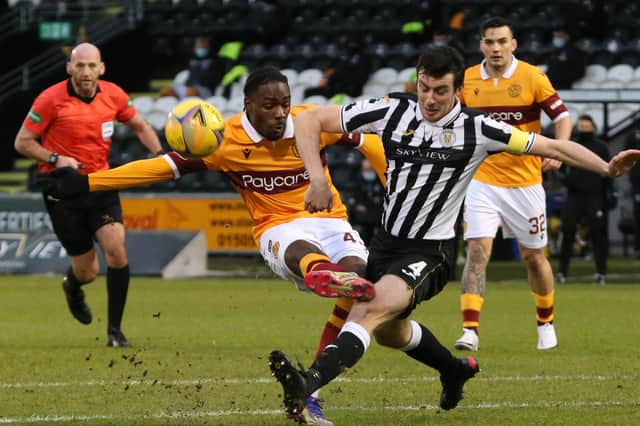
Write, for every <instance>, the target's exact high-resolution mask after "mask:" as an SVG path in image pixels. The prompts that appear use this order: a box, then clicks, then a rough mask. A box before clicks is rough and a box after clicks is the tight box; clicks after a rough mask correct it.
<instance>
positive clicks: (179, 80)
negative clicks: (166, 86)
mask: <svg viewBox="0 0 640 426" xmlns="http://www.w3.org/2000/svg"><path fill="white" fill-rule="evenodd" d="M188 78H189V70H180V71H178V72H177V73H176V75H175V76H174V77H173V82H174V83H175V84H185V83H186V82H187V79H188Z"/></svg>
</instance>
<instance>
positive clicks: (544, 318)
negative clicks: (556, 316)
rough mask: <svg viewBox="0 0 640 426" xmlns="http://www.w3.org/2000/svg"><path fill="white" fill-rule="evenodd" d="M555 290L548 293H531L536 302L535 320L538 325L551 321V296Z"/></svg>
mask: <svg viewBox="0 0 640 426" xmlns="http://www.w3.org/2000/svg"><path fill="white" fill-rule="evenodd" d="M554 294H555V290H552V291H551V293H549V294H545V295H542V294H537V293H533V292H532V293H531V295H532V296H533V300H534V301H535V302H536V320H537V321H538V325H542V324H545V323H552V322H553V296H554Z"/></svg>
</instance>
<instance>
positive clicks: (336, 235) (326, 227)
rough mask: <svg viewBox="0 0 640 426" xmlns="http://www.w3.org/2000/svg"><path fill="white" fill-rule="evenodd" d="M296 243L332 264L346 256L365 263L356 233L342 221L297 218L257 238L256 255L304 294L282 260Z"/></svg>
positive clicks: (364, 250) (300, 281) (300, 282)
mask: <svg viewBox="0 0 640 426" xmlns="http://www.w3.org/2000/svg"><path fill="white" fill-rule="evenodd" d="M298 240H304V241H308V242H310V243H311V244H314V245H316V246H317V247H318V248H319V249H320V250H322V251H323V252H324V254H326V255H327V257H328V258H329V259H330V260H331V262H333V263H338V262H339V261H340V260H342V259H343V258H345V257H347V256H356V257H359V258H361V259H363V260H364V261H365V262H366V261H367V257H368V255H369V251H368V250H367V247H366V246H365V245H364V242H363V241H362V238H360V234H358V231H356V230H354V229H353V228H352V227H351V225H350V224H349V222H347V221H346V220H343V219H333V218H300V219H295V220H293V221H291V222H289V223H283V224H282V225H277V226H274V227H273V228H270V229H268V230H267V231H266V232H265V233H264V234H262V236H261V237H260V254H261V255H262V257H263V259H264V261H265V262H266V263H267V265H269V268H271V270H272V271H273V272H274V273H275V274H276V275H278V276H279V277H281V278H284V279H285V280H289V281H291V282H293V283H294V284H295V285H296V287H298V289H299V290H302V291H307V288H306V287H305V285H304V282H303V279H302V277H301V276H299V275H298V274H296V273H294V272H293V271H291V270H290V269H289V267H287V265H286V263H285V259H284V254H285V252H286V251H287V248H288V247H289V245H290V244H291V243H293V242H294V241H298Z"/></svg>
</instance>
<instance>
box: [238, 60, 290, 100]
mask: <svg viewBox="0 0 640 426" xmlns="http://www.w3.org/2000/svg"><path fill="white" fill-rule="evenodd" d="M273 82H280V83H285V84H286V85H287V86H288V85H289V80H288V79H287V76H286V75H284V74H282V73H281V72H280V70H279V69H278V68H276V67H274V66H271V65H268V66H264V67H261V68H257V69H256V70H254V71H253V72H252V73H251V74H249V77H247V82H246V83H245V84H244V95H245V96H246V97H249V96H251V95H253V94H254V93H255V92H256V90H258V87H260V86H262V85H263V84H267V83H273Z"/></svg>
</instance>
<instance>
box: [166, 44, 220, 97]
mask: <svg viewBox="0 0 640 426" xmlns="http://www.w3.org/2000/svg"><path fill="white" fill-rule="evenodd" d="M221 50H222V49H221ZM230 65H231V60H230V59H229V58H228V57H225V56H220V55H218V56H217V57H214V56H213V54H212V52H211V41H210V40H209V37H207V36H198V37H196V38H195V39H194V43H193V56H192V57H191V59H190V60H189V77H188V78H187V81H186V82H185V83H175V84H173V85H172V86H171V87H163V88H161V89H160V94H161V95H162V96H175V97H177V98H178V99H184V98H186V97H187V96H198V97H200V98H203V99H205V98H208V97H209V96H211V95H213V92H214V91H215V89H216V87H217V86H218V84H219V83H220V82H221V81H222V78H223V76H224V75H225V73H226V72H227V70H228V68H230Z"/></svg>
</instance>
